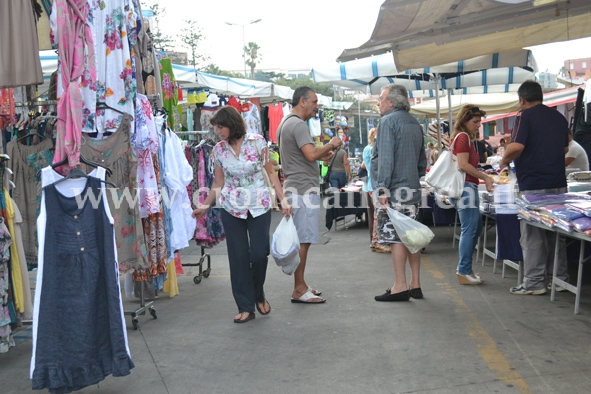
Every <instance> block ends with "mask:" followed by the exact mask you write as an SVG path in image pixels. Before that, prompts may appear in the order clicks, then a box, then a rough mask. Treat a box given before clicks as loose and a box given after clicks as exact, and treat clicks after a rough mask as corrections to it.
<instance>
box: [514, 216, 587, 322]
mask: <svg viewBox="0 0 591 394" xmlns="http://www.w3.org/2000/svg"><path fill="white" fill-rule="evenodd" d="M523 222H524V223H526V224H527V225H529V226H534V227H539V228H543V229H544V230H547V231H553V232H555V233H557V234H561V235H564V236H565V237H569V238H574V239H578V240H580V241H581V246H580V250H579V271H578V274H577V284H576V286H573V285H571V284H570V283H567V282H565V281H563V280H562V279H559V278H557V277H556V273H557V271H558V264H557V262H558V253H555V254H554V269H553V272H552V291H551V293H550V300H551V301H554V300H555V299H556V286H557V285H558V286H560V287H563V288H565V289H567V290H568V291H570V292H571V293H574V294H575V315H576V314H578V313H579V304H580V302H581V281H582V278H583V264H584V263H586V262H587V261H588V260H589V258H590V257H587V258H585V242H591V237H590V236H588V235H586V234H583V233H578V232H572V233H569V232H567V231H564V230H561V229H559V228H556V227H553V228H549V227H548V226H545V225H543V224H541V223H538V222H531V221H529V220H524V221H523ZM558 242H559V239H558V237H556V244H555V246H554V247H555V249H554V250H556V251H558Z"/></svg>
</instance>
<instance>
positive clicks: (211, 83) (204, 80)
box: [182, 71, 273, 97]
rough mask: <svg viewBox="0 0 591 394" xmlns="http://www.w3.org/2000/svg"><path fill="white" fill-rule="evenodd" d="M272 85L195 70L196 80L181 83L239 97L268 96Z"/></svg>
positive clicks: (184, 86)
mask: <svg viewBox="0 0 591 394" xmlns="http://www.w3.org/2000/svg"><path fill="white" fill-rule="evenodd" d="M272 85H273V84H272V83H270V82H261V81H253V80H251V79H242V78H230V77H224V76H221V75H213V74H207V73H204V72H201V71H197V81H196V82H195V83H193V84H183V85H182V87H183V89H190V88H195V87H207V88H209V89H210V90H211V91H214V92H216V93H217V94H226V95H235V96H240V97H270V96H271V95H272V93H273V92H272V91H273V87H272Z"/></svg>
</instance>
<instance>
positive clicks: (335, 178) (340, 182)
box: [328, 172, 347, 189]
mask: <svg viewBox="0 0 591 394" xmlns="http://www.w3.org/2000/svg"><path fill="white" fill-rule="evenodd" d="M328 184H329V185H330V186H331V187H336V188H337V189H340V188H341V187H343V186H347V173H345V172H331V173H330V174H328Z"/></svg>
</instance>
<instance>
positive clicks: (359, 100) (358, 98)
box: [357, 90, 363, 146]
mask: <svg viewBox="0 0 591 394" xmlns="http://www.w3.org/2000/svg"><path fill="white" fill-rule="evenodd" d="M357 116H358V117H359V146H363V137H362V133H361V90H358V91H357Z"/></svg>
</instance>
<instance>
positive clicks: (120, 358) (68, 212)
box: [30, 167, 134, 393]
mask: <svg viewBox="0 0 591 394" xmlns="http://www.w3.org/2000/svg"><path fill="white" fill-rule="evenodd" d="M104 177H105V170H104V168H100V167H99V168H97V169H95V170H93V172H92V173H91V174H89V177H88V178H80V179H69V180H66V181H64V182H61V183H60V184H59V185H56V184H54V182H56V181H57V180H58V179H61V178H62V177H61V176H60V175H59V174H57V173H56V172H55V171H54V170H53V169H52V168H51V167H45V168H44V169H43V170H42V174H41V178H42V184H43V185H44V188H43V194H42V201H41V212H40V214H39V218H38V221H37V224H38V227H39V268H38V274H37V285H36V290H35V305H34V319H33V355H32V358H31V369H30V376H31V379H32V380H33V389H34V390H41V389H44V388H48V389H49V392H50V393H69V392H71V391H75V390H80V389H82V388H84V387H86V386H89V385H93V384H96V383H98V382H100V381H102V380H103V379H104V378H105V377H106V376H108V375H110V374H112V375H113V376H126V375H129V373H130V370H131V369H132V368H133V367H134V364H133V361H132V360H131V356H130V353H129V347H128V344H127V332H126V329H125V321H124V316H123V315H124V314H123V305H122V303H121V291H120V289H119V272H118V267H117V251H116V249H115V235H114V230H113V217H112V216H111V212H110V210H109V206H108V204H105V203H104V201H105V199H106V189H105V188H104V187H103V186H104V184H103V183H102V182H101V181H100V180H101V179H104ZM74 193H77V194H76V195H74ZM81 197H82V198H81ZM85 197H86V198H85Z"/></svg>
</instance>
